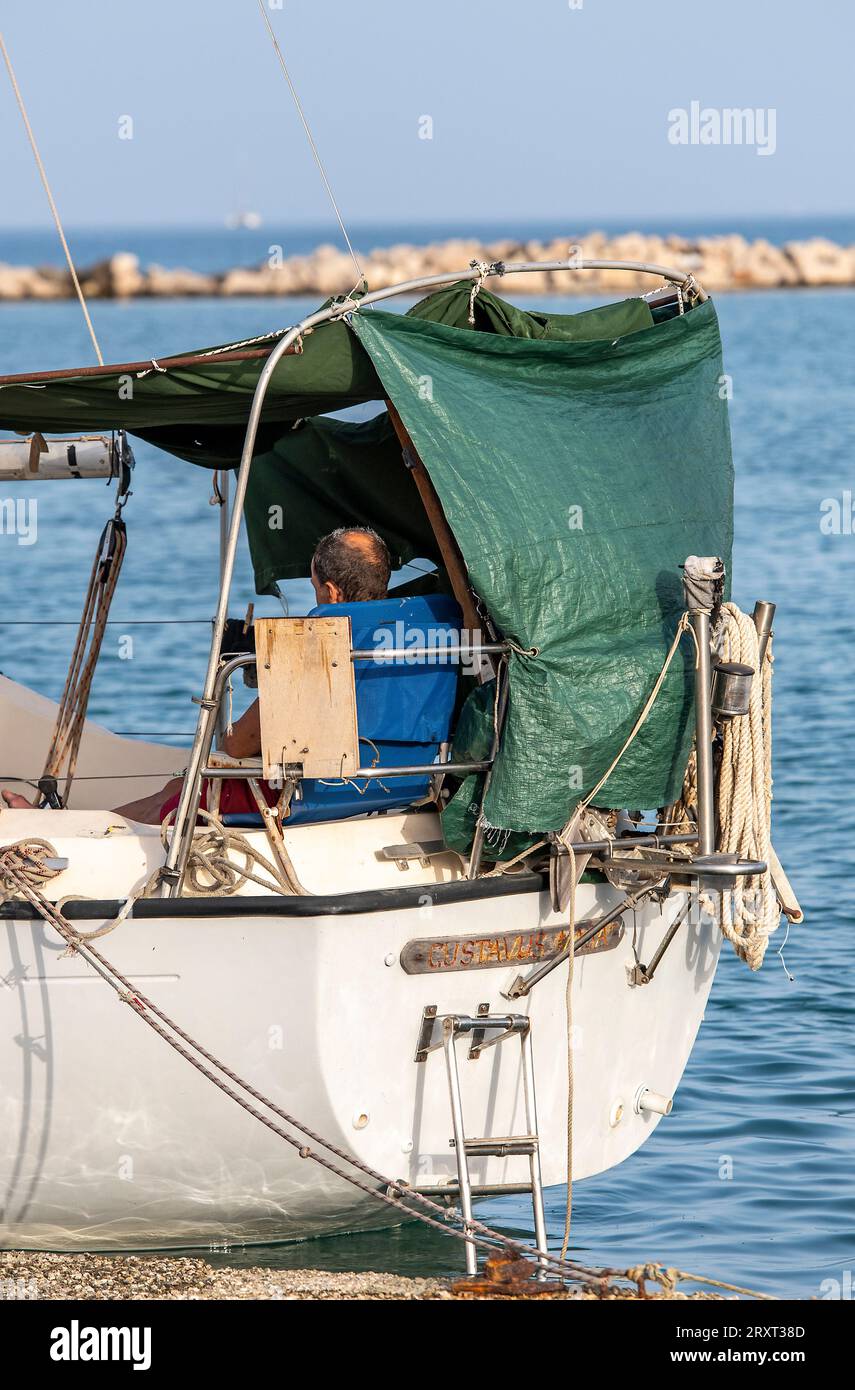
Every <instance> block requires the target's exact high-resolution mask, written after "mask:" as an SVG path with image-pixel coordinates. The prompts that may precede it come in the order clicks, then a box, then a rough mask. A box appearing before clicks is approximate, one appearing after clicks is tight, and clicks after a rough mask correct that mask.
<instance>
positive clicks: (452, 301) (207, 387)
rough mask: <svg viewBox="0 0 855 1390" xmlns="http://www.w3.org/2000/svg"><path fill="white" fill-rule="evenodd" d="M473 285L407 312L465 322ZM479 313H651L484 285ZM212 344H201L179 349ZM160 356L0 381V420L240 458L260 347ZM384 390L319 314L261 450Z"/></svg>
mask: <svg viewBox="0 0 855 1390" xmlns="http://www.w3.org/2000/svg"><path fill="white" fill-rule="evenodd" d="M470 292H471V285H470V284H469V283H468V282H464V283H461V284H458V285H453V286H451V287H450V288H449V289H445V290H442V291H441V292H440V293H439V294H436V295H431V296H429V297H428V298H427V299H424V300H422V301H420V303H418V304H416V305H414V306H413V308H411V309H410V310H409V315H410V316H412V317H416V318H418V317H426V318H434V317H437V316H440V317H441V319H442V322H444V323H449V324H452V325H454V326H455V327H460V328H465V327H467V326H468V317H469V297H470ZM475 313H476V325H477V327H479V328H481V329H485V330H487V331H489V332H492V333H504V334H509V333H514V334H516V335H518V336H520V337H535V338H539V337H542V336H552V335H553V334H557V335H559V336H565V335H566V336H568V337H572V336H577V335H579V334H594V335H595V336H600V337H606V336H608V335H609V333H611V334H612V336H614V335H615V334H616V333H617V332H618V331H620V332H631V331H632V330H633V328H639V327H643V326H645V324H646V323H649V322H652V320H651V318H650V310H649V309H648V307H647V305H646V304H645V302H644V301H643V300H641V299H629V300H625V301H624V302H623V303H622V304H616V305H610V306H608V308H606V309H602V310H600V309H597V310H593V311H589V312H587V313H581V314H555V315H545V314H529V313H527V312H525V311H524V310H522V309H516V308H514V306H513V305H511V304H506V303H505V302H504V301H503V300H501V299H498V298H497V297H496V296H495V295H492V294H489V293H488V292H487V291H486V290H482V291H481V293H480V294H479V295H478V297H477V299H476V301H475ZM599 316H604V317H599ZM598 324H599V327H598ZM238 346H239V348H240V345H238ZM262 346H263V347H268V348H269V347H270V346H271V342H267V343H266V344H264V345H259V344H258V343H254V342H249V343H247V344H246V345H245V346H243V347H242V348H240V350H242V351H243V352H259V351H260V348H261V347H262ZM215 350H216V349H214V348H198V349H195V350H194V351H191V352H187V353H186V354H183V355H184V356H188V357H189V356H195V355H201V354H205V353H211V352H214V351H215ZM156 363H157V365H155V364H156ZM159 366H160V364H159V363H158V361H157V359H154V362H152V363H151V364H150V365H146V366H144V367H142V368H140V369H139V370H135V371H131V372H126V371H121V370H109V371H107V372H106V373H104V374H99V375H93V376H80V375H75V373H74V372H69V373H68V375H67V376H61V377H56V376H52V377H49V378H46V379H45V380H43V381H41V382H27V383H22V384H15V383H14V382H10V383H9V384H3V383H2V382H0V429H3V430H18V431H20V432H21V433H24V434H29V433H31V432H32V431H33V430H40V431H41V432H42V433H43V434H50V433H76V432H78V431H85V430H92V431H98V430H111V429H125V430H128V431H129V432H130V433H131V434H136V435H139V436H140V438H142V439H146V440H148V441H149V442H150V443H152V444H156V445H158V447H159V448H161V449H166V450H167V451H168V452H169V453H173V454H176V455H177V456H178V457H179V458H182V459H187V460H189V461H190V462H191V463H198V464H203V465H205V466H206V467H209V468H234V467H236V466H237V464H238V463H239V462H240V455H241V447H242V445H243V438H244V433H245V431H246V422H247V417H248V415H249V408H250V405H251V403H252V396H253V392H254V391H255V387H256V385H257V382H258V377H259V373H260V372H261V369H262V367H263V366H264V357H263V356H255V357H251V358H250V359H248V360H241V361H231V362H218V361H217V359H216V357H208V358H206V359H205V360H204V361H202V362H197V363H194V364H193V365H192V366H184V367H169V368H168V370H166V371H163V370H159ZM382 395H383V392H382V388H381V386H380V383H379V381H378V379H377V375H376V373H375V371H374V368H373V366H372V364H371V360H370V358H369V357H367V356H366V354H365V353H364V352H363V351H362V349H361V348H360V346H359V342H358V340H357V339H356V338H355V337H354V335H353V334H352V333H351V332H350V330H349V328H348V327H347V325H346V324H345V323H344V322H342V321H341V320H339V321H337V322H335V323H325V324H321V325H320V326H319V327H318V328H316V329H314V330H313V331H312V332H311V333H307V334H306V335H305V337H304V339H303V343H302V351H301V352H299V353H289V354H288V355H287V356H286V357H285V358H283V359H282V360H281V361H280V362H279V363H278V365H277V367H276V369H275V371H274V373H273V378H272V380H271V382H270V385H269V387H268V391H267V395H266V397H265V403H264V410H263V412H262V417H261V426H260V429H259V433H258V439H257V442H256V453H257V454H261V453H263V452H265V451H266V450H268V449H271V448H272V447H273V445H274V444H275V443H276V441H277V440H278V439H279V438H280V437H281V435H282V434H283V433H284V431H285V429H286V428H287V427H288V426H289V425H290V424H292V423H293V422H294V421H295V420H299V419H304V418H306V417H308V416H312V415H320V414H323V413H325V412H329V411H334V410H341V409H343V408H344V407H346V406H351V405H360V404H363V403H364V402H365V401H372V400H378V399H380V398H381V397H382Z"/></svg>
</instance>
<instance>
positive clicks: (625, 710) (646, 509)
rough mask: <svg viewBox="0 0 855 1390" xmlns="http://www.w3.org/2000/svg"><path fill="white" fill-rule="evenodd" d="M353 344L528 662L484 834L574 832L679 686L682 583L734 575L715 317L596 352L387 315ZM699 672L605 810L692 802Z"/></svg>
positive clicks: (644, 742) (687, 663)
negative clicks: (713, 569) (588, 803)
mask: <svg viewBox="0 0 855 1390" xmlns="http://www.w3.org/2000/svg"><path fill="white" fill-rule="evenodd" d="M353 327H354V330H355V332H356V333H357V335H358V336H359V340H360V342H361V343H362V344H363V346H364V347H365V349H366V351H367V352H368V354H369V356H370V357H371V359H372V361H373V363H374V365H375V368H376V369H377V372H378V375H379V376H380V378H381V380H382V382H383V385H384V388H385V390H386V392H387V393H388V395H389V397H390V398H391V400H392V401H393V402H394V404H395V406H396V407H397V409H398V411H399V412H400V414H401V417H402V419H403V421H404V424H405V425H406V427H407V430H408V431H409V433H410V435H411V437H412V439H413V442H414V444H415V446H416V448H417V449H418V451H419V454H420V455H421V458H422V460H423V462H424V464H425V466H426V468H427V470H428V472H429V473H430V476H431V479H432V481H433V483H434V486H435V487H436V490H437V492H438V494H439V497H440V500H441V502H442V505H443V508H444V511H445V514H446V516H447V518H448V521H449V523H450V525H451V528H452V530H453V531H454V534H455V536H456V538H457V541H458V543H459V545H460V548H461V550H462V552H463V556H464V559H465V561H466V564H467V567H468V570H469V577H470V580H471V583H472V586H473V587H474V589H475V591H476V592H477V593H478V594H479V595H480V597H481V598H482V599H483V601H484V603H485V605H486V608H487V610H488V612H489V613H490V614H491V616H492V618H493V620H494V622H495V624H496V626H497V628H498V630H499V632H500V633H501V634H502V635H503V636H505V637H509V638H512V639H513V641H514V642H515V643H516V644H517V646H518V648H519V649H520V650H519V651H518V652H517V653H516V654H514V655H513V656H512V658H511V664H510V699H509V708H508V716H507V722H506V726H505V731H504V736H503V739H502V747H501V752H500V754H499V758H498V761H497V764H496V767H495V770H494V776H493V779H492V782H491V785H490V789H489V791H488V794H487V798H486V803H485V807H484V813H485V816H486V818H487V820H488V821H489V823H490V824H491V825H492V826H495V827H500V828H503V829H509V830H512V831H541V832H542V831H545V830H555V829H559V828H560V827H561V826H563V825H564V824H565V822H566V820H567V817H568V813H569V812H570V811H571V810H572V808H573V806H574V805H575V804H576V803H577V802H578V801H579V799H580V797H581V796H582V795H583V794H584V793H585V792H586V791H588V790H590V789H591V788H592V787H593V786H594V785H595V783H596V782H597V781H598V780H599V778H600V777H601V775H602V774H603V773H604V772H605V770H606V769H607V768H608V766H609V764H610V763H611V760H612V758H613V757H614V755H615V753H616V752H617V751H618V749H619V748H620V747H621V746H622V744H623V742H624V740H625V739H626V736H627V734H628V733H629V731H630V729H631V727H632V725H633V723H634V722H635V719H636V717H637V715H638V713H639V711H640V710H641V708H642V705H643V703H644V701H645V699H646V697H647V695H648V694H649V693H650V690H651V688H652V686H653V683H654V681H655V679H656V676H657V675H658V673H659V671H660V669H661V667H662V663H663V661H664V658H665V654H666V652H667V650H668V647H669V645H670V643H671V640H672V638H673V634H674V630H675V627H676V624H677V621H678V618H679V615H680V613H681V611H682V607H683V598H682V590H681V583H680V570H679V565H680V564H681V562H682V561H683V560H684V559H685V557H686V556H687V555H689V554H693V553H694V554H699V555H710V554H714V555H721V556H722V557H723V558H724V559H725V562H726V563H727V564H728V565H729V562H730V551H731V541H732V486H733V476H732V463H731V453H730V432H729V426H728V416H727V404H726V401H724V400H723V399H722V393H721V392H720V390H719V378H720V375H721V372H722V361H721V343H720V338H719V331H718V322H717V319H716V314H715V309H714V308H713V305H712V303H711V302H710V301H708V302H707V303H705V304H703V305H701V306H699V307H697V308H694V309H692V310H691V311H690V312H688V313H686V314H683V315H681V316H680V317H676V318H672V319H671V320H669V321H668V322H665V323H661V324H658V325H657V326H656V327H653V328H648V329H647V330H643V331H639V332H635V333H630V334H629V335H628V336H626V337H620V338H617V339H614V340H607V341H603V340H597V341H588V342H585V341H581V342H570V341H566V340H552V339H549V338H544V339H540V340H520V339H519V338H513V337H504V336H498V335H491V334H486V333H468V332H461V331H460V330H459V329H457V328H450V327H447V326H446V325H445V324H440V323H429V322H424V321H420V320H418V319H415V318H402V317H400V316H397V315H394V314H386V313H380V312H376V311H371V312H366V313H360V314H356V315H354V318H353ZM692 666H693V663H692V659H691V651H690V650H689V648H688V644H687V648H686V650H685V651H683V652H682V653H681V657H680V658H679V659H677V660H675V662H674V664H673V665H672V668H671V671H670V673H669V676H668V678H667V679H666V681H665V684H664V686H663V689H662V692H661V694H660V696H659V699H658V701H657V703H656V705H655V706H654V709H653V712H652V713H651V715H650V717H649V719H648V721H647V723H646V724H645V726H644V728H643V730H642V732H641V733H640V734H639V736H638V738H637V739H636V741H635V743H634V744H633V745H632V747H631V749H630V750H629V752H628V753H627V754H626V756H625V758H624V759H623V761H622V762H621V763H620V765H619V767H618V768H617V769H616V771H615V772H614V774H613V775H612V777H611V778H610V779H609V781H608V783H607V784H606V786H605V788H604V790H603V792H602V793H601V794H599V795H598V802H599V803H600V804H602V805H610V806H618V807H619V806H631V807H639V808H643V809H647V808H651V807H656V806H659V805H664V804H666V803H668V802H669V801H671V800H673V799H674V798H675V796H676V795H677V793H678V791H679V788H680V785H681V782H682V778H683V772H684V769H685V763H686V759H687V756H688V750H689V746H690V742H691V734H692V713H693V699H692ZM464 790H465V789H464ZM459 799H460V800H463V801H464V802H466V804H467V805H468V804H470V803H472V802H473V798H472V797H471V796H469V797H468V801H467V798H466V796H465V795H464V796H463V797H461V798H459ZM476 804H477V803H476Z"/></svg>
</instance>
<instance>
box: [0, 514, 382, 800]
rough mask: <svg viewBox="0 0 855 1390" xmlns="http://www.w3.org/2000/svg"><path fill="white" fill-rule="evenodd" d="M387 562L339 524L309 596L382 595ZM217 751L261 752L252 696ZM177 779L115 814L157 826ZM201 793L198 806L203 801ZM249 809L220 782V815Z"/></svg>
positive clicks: (353, 598)
mask: <svg viewBox="0 0 855 1390" xmlns="http://www.w3.org/2000/svg"><path fill="white" fill-rule="evenodd" d="M391 572H392V561H391V558H390V555H389V551H388V548H387V546H386V543H385V541H383V540H382V539H381V538H380V536H378V535H377V532H376V531H372V530H371V529H370V528H369V527H367V526H343V527H339V529H338V530H336V531H331V532H330V534H329V535H328V536H324V538H323V540H321V541H319V542H318V545H317V547H316V549H315V553H314V555H313V556H312V567H311V579H312V588H313V589H314V591H315V599H316V601H317V603H318V604H319V605H320V604H322V603H364V602H366V601H369V600H371V599H382V598H385V597H386V593H387V590H388V587H389V576H390V574H391ZM220 749H221V751H222V752H223V753H228V754H229V756H230V757H232V758H255V757H258V756H259V754H260V753H261V716H260V714H259V709H258V700H254V701H253V703H252V704H251V705H250V707H249V709H248V710H247V711H246V713H245V714H242V715H241V717H240V719H239V720H238V721H237V723H236V724H235V725H234V727H233V728H232V731H231V733H229V734H226V736H225V737H224V738H223V739H222V741H221V743H220ZM183 780H184V779H183V778H181V777H173V778H172V780H171V781H169V782H167V784H166V786H165V787H161V789H160V791H157V792H154V793H152V795H150V796H144V797H140V798H139V800H137V801H130V802H128V803H127V805H125V806H116V807H115V808H114V809H115V812H116V814H117V815H122V816H127V817H128V819H129V820H136V821H142V822H143V823H144V824H148V825H157V824H158V822H159V821H161V820H162V819H163V818H164V817H165V816H167V815H168V814H169V812H170V811H172V810H174V809H175V807H177V805H178V800H179V797H180V795H181V786H182V783H183ZM261 787H262V791H267V792H268V794H269V799H270V800H271V804H273V802H275V800H276V799H277V798H278V795H279V793H278V792H276V791H274V790H273V789H272V788H267V786H266V784H265V783H263V782H262V783H261ZM2 795H3V800H4V801H5V802H6V804H7V806H12V807H15V808H16V809H18V808H25V807H26V808H29V809H31V810H32V809H33V808H32V806H31V803H30V802H29V801H27V799H26V798H25V797H23V796H20V795H18V793H16V792H10V791H4V792H3V794H2ZM205 800H206V798H205V795H204V792H203V798H202V805H203V806H204V805H205ZM248 810H251V811H255V810H256V806H255V803H254V801H251V800H250V797H249V792H248V789H247V787H246V785H245V783H244V782H243V781H241V780H240V779H237V780H232V779H228V780H226V781H225V783H224V785H223V788H222V792H221V797H220V813H221V814H225V813H226V812H235V811H248Z"/></svg>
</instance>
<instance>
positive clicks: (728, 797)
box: [716, 603, 781, 970]
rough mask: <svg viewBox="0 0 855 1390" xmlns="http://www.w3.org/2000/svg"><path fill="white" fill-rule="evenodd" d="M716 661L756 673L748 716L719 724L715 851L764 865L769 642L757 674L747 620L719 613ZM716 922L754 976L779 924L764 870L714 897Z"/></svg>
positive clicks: (754, 638)
mask: <svg viewBox="0 0 855 1390" xmlns="http://www.w3.org/2000/svg"><path fill="white" fill-rule="evenodd" d="M722 618H723V621H722V625H721V628H720V630H719V634H718V638H719V655H720V657H721V659H722V660H723V661H736V662H742V663H744V664H745V665H746V666H750V667H752V669H753V670H754V672H755V675H754V678H753V680H752V682H751V700H750V705H749V710H748V714H747V715H742V716H740V717H737V718H735V719H729V720H726V721H725V722H724V728H723V733H722V757H721V766H720V768H719V775H718V795H717V802H718V805H717V808H716V809H717V812H718V823H719V832H718V833H719V844H718V848H719V850H720V852H721V853H723V854H737V855H738V856H739V858H740V859H760V860H762V861H763V863H764V864H767V865H768V864H769V860H770V852H771V839H770V834H771V822H772V639H771V637H770V638H769V642H768V645H767V647H766V653H765V657H764V661H763V669H762V671H761V670H760V669H759V668H760V641H759V636H758V633H757V629H756V627H755V626H754V622H753V620H752V618H750V617H749V616H748V614H747V613H743V612H741V611H740V609H739V608H737V606H736V604H735V603H725V604H724V605H723V606H722ZM719 900H720V904H721V906H720V910H719V922H720V925H721V929H722V931H723V933H724V935H725V936H726V937H727V939H728V941H730V943H731V944H732V946H733V949H734V950H735V951H736V954H737V955H738V956H739V958H740V959H741V960H744V961H745V962H746V964H747V965H749V966H750V968H751V969H752V970H759V968H760V966H761V965H762V963H763V957H764V955H765V954H766V948H767V946H768V944H769V936H770V934H771V933H772V932H773V931H775V930H776V928H777V927H778V924H779V922H780V920H781V904H780V902H779V900H778V895H777V893H776V891H775V887H774V885H773V883H772V875H771V872H770V869H769V868H767V869H766V872H765V873H763V874H759V875H757V876H756V877H754V878H748V879H746V878H739V879H737V883H736V887H735V888H734V889H733V891H732V892H730V893H721V894H720V895H719Z"/></svg>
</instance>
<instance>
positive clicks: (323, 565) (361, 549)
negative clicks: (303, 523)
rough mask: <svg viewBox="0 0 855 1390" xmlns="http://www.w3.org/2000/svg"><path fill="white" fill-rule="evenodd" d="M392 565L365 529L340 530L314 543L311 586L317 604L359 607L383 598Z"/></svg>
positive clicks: (375, 536) (381, 544) (374, 534)
mask: <svg viewBox="0 0 855 1390" xmlns="http://www.w3.org/2000/svg"><path fill="white" fill-rule="evenodd" d="M391 573H392V561H391V558H390V555H389V551H388V549H387V546H386V543H385V541H383V540H382V539H381V538H380V536H378V534H377V532H376V531H372V530H371V529H370V528H369V527H368V526H341V527H339V529H338V530H337V531H331V532H330V534H329V535H328V536H324V538H323V540H321V541H319V542H318V545H317V548H316V550H315V553H314V555H313V556H312V585H313V587H314V590H315V597H316V598H317V601H318V603H363V602H365V601H366V600H369V599H378V598H385V597H386V590H387V588H388V586H389V576H390V574H391Z"/></svg>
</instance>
